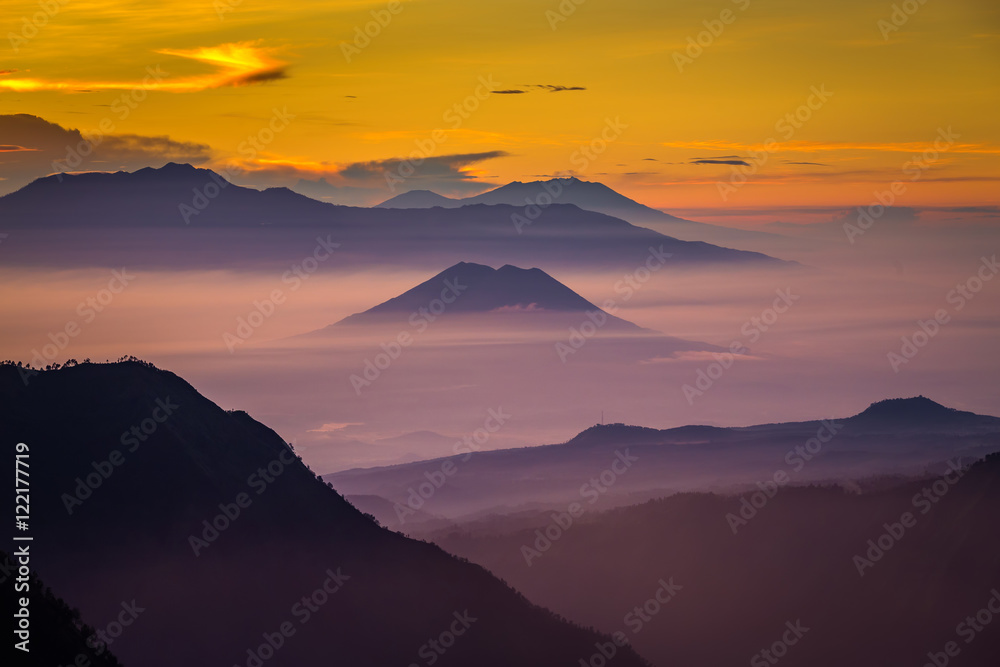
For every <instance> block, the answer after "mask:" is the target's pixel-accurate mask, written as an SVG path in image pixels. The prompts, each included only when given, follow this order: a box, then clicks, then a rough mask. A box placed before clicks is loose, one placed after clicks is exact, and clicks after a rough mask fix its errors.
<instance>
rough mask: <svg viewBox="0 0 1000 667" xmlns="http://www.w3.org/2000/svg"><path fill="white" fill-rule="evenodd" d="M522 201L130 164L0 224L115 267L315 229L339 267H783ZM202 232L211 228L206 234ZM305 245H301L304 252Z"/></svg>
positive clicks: (277, 257) (283, 254) (246, 253)
mask: <svg viewBox="0 0 1000 667" xmlns="http://www.w3.org/2000/svg"><path fill="white" fill-rule="evenodd" d="M522 209H523V205H509V204H498V205H493V206H487V205H485V204H479V205H471V206H463V207H461V208H456V209H408V210H405V211H401V210H395V209H386V208H356V207H349V206H335V205H333V204H328V203H323V202H319V201H316V200H314V199H310V198H308V197H305V196H302V195H299V194H296V193H295V192H292V191H291V190H288V189H285V188H270V189H267V190H254V189H252V188H245V187H241V186H238V185H234V184H232V183H230V182H228V181H227V180H225V179H224V178H223V177H221V176H219V175H218V174H216V173H214V172H212V171H210V170H207V169H198V168H195V167H192V166H191V165H187V164H174V163H171V164H168V165H166V166H164V167H162V168H160V169H152V168H146V169H140V170H138V171H135V172H131V173H129V172H116V173H81V174H59V175H54V176H48V177H45V178H41V179H38V180H36V181H34V182H32V183H30V184H29V185H27V186H25V187H24V188H21V189H20V190H18V191H16V192H13V193H10V194H8V195H6V196H4V197H0V219H2V220H3V221H4V229H6V230H18V239H19V244H20V246H19V253H18V256H17V257H16V261H18V262H44V261H56V262H64V263H72V262H74V261H77V262H79V261H85V262H87V263H89V264H91V265H93V264H95V263H106V264H108V265H112V266H120V265H121V264H122V263H123V262H125V261H126V260H127V262H126V263H127V264H129V265H130V266H135V267H136V268H138V267H139V266H143V265H148V266H166V267H168V268H169V267H174V266H181V267H184V266H190V265H192V264H194V265H198V263H199V262H200V263H201V264H204V265H207V266H216V267H217V266H220V265H221V266H233V265H243V264H247V265H252V266H256V267H261V266H262V265H264V264H267V263H271V264H275V265H277V266H280V265H283V264H286V263H288V262H289V261H294V260H296V259H301V257H302V253H304V252H308V249H309V248H310V247H312V246H313V245H315V244H316V237H317V234H318V233H323V234H324V235H329V238H330V240H331V242H336V243H339V244H340V247H341V250H340V253H339V257H338V261H339V265H341V266H343V265H345V264H348V263H350V262H355V263H358V264H365V265H371V264H372V263H373V262H382V263H386V264H397V265H398V264H399V263H400V262H403V261H406V262H408V263H410V264H411V265H412V264H414V263H421V262H422V263H423V264H428V263H436V264H437V265H439V266H440V265H441V264H442V263H445V264H447V263H454V262H455V261H460V260H473V261H479V262H483V263H494V264H502V263H503V262H505V261H511V260H512V259H516V260H517V261H518V262H523V263H530V264H534V265H542V266H545V267H546V268H550V267H551V266H552V265H553V264H556V263H562V264H569V263H575V264H581V265H586V266H588V267H591V268H600V267H609V268H610V267H614V268H616V269H617V268H625V269H627V270H632V269H634V268H635V267H636V266H640V265H641V264H643V263H644V262H645V261H646V260H647V259H648V257H649V255H650V253H651V249H661V248H662V252H663V253H669V254H670V255H671V257H670V262H669V266H668V268H669V267H672V266H683V265H691V264H715V265H719V266H736V267H738V266H762V267H775V268H781V267H790V266H795V264H794V263H788V262H782V261H780V260H776V259H774V258H772V257H769V256H767V255H763V254H760V253H756V252H746V251H741V250H731V249H729V248H724V247H719V246H715V245H709V244H707V243H702V242H688V241H681V240H678V239H675V238H672V237H669V236H664V235H662V234H659V233H657V232H654V231H651V230H649V229H646V228H643V227H636V226H634V225H632V224H629V223H628V222H626V221H624V220H620V219H618V218H615V217H612V216H609V215H606V214H603V213H597V212H593V211H586V210H582V209H581V208H578V207H577V206H574V205H572V204H568V203H567V204H563V203H559V204H553V205H552V206H550V207H548V208H547V209H546V210H545V214H544V216H542V217H539V218H538V219H537V220H536V221H534V222H532V223H531V224H528V225H519V224H517V223H516V216H518V215H521V214H522ZM206 230H210V231H206ZM303 247H305V250H303Z"/></svg>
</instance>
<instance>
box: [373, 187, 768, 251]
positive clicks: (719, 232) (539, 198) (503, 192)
mask: <svg viewBox="0 0 1000 667" xmlns="http://www.w3.org/2000/svg"><path fill="white" fill-rule="evenodd" d="M474 204H489V205H497V204H509V205H511V206H520V207H525V208H526V207H531V206H535V207H538V208H539V209H541V215H544V209H545V208H547V207H548V206H550V205H552V204H574V205H576V206H579V207H580V208H582V209H584V210H587V211H597V212H599V213H606V214H607V215H612V216H614V217H616V218H621V219H622V220H627V221H628V222H631V223H632V224H633V225H639V226H642V227H648V228H650V229H654V230H656V231H658V232H660V233H662V234H666V235H668V236H673V237H674V238H678V239H684V240H685V241H706V242H709V243H717V244H721V245H725V246H732V247H737V248H751V249H758V247H757V246H759V245H763V246H764V247H774V245H775V243H776V242H780V241H781V236H779V235H777V234H771V233H765V232H754V231H746V230H742V229H734V228H731V227H723V226H720V225H712V224H708V223H704V222H694V221H692V220H685V219H683V218H678V217H677V216H674V215H670V214H669V213H664V212H663V211H660V210H658V209H655V208H650V207H649V206H645V205H644V204H640V203H639V202H637V201H635V200H634V199H629V198H628V197H626V196H625V195H623V194H621V193H619V192H616V191H615V190H612V189H611V188H609V187H608V186H606V185H604V184H603V183H598V182H593V181H583V180H580V179H578V178H576V177H569V178H552V179H549V180H545V181H530V182H527V183H522V182H521V181H514V182H512V183H508V184H507V185H503V186H500V187H498V188H496V189H494V190H490V191H489V192H484V193H482V194H479V195H474V196H471V197H463V198H460V199H452V198H450V197H444V196H442V195H439V194H437V193H436V192H431V191H430V190H411V191H409V192H404V193H402V194H399V195H396V196H395V197H392V198H390V199H387V200H386V201H384V202H382V203H381V204H378V207H379V208H396V209H406V208H431V207H434V206H438V207H441V208H457V207H460V206H470V205H474Z"/></svg>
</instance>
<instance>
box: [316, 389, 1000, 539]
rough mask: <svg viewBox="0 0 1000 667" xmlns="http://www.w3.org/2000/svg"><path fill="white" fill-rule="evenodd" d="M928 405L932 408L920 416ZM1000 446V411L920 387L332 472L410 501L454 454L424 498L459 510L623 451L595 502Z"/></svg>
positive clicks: (926, 460)
mask: <svg viewBox="0 0 1000 667" xmlns="http://www.w3.org/2000/svg"><path fill="white" fill-rule="evenodd" d="M887 412H888V413H890V414H888V415H887V414H886V413H887ZM928 414H929V415H931V418H927V417H924V416H921V415H928ZM803 447H806V449H803ZM997 450H1000V418H997V417H991V416H985V415H976V414H973V413H968V412H960V411H957V410H951V409H949V408H946V407H944V406H941V405H939V404H937V403H934V402H933V401H930V400H928V399H925V398H922V397H921V398H914V399H895V400H893V401H883V402H880V403H876V404H874V405H873V406H872V407H870V408H868V409H867V410H865V411H864V412H862V413H860V414H859V415H855V416H853V417H848V418H844V419H829V420H817V421H806V422H790V423H782V424H761V425H757V426H746V427H738V428H720V427H713V426H696V425H692V426H682V427H679V428H671V429H663V430H660V429H651V428H645V427H639V426H628V425H625V424H607V425H597V426H593V427H591V428H589V429H587V430H585V431H583V432H582V433H580V434H578V435H577V436H575V437H573V438H571V439H570V440H568V441H567V442H565V443H562V444H556V445H546V446H541V447H528V448H522V449H507V450H493V451H484V452H476V453H474V454H472V455H471V456H462V455H460V456H452V457H448V458H444V459H438V460H432V461H424V462H417V463H410V464H405V465H397V466H392V467H382V468H366V469H358V470H347V471H343V472H337V473H333V474H331V475H326V476H325V479H326V480H327V481H329V482H331V483H333V485H334V487H335V488H337V489H338V490H340V491H341V492H343V493H348V494H370V495H376V496H381V497H383V498H386V499H387V500H391V501H393V502H398V503H406V502H407V500H408V495H407V490H408V489H410V488H414V487H415V485H419V483H420V482H421V481H422V475H423V474H424V473H425V472H426V471H427V470H434V469H436V468H438V467H439V466H441V465H442V463H443V462H444V461H451V462H452V464H454V465H455V466H456V467H457V468H458V473H457V474H456V476H455V479H454V480H453V481H452V483H450V484H448V485H447V486H446V487H445V488H443V489H441V490H440V491H438V492H437V493H435V494H434V496H433V497H432V498H429V499H427V501H426V502H425V503H421V508H422V509H424V510H425V511H428V512H431V513H433V514H437V515H440V516H444V517H448V518H451V519H458V518H461V517H463V516H466V515H475V514H476V513H479V512H488V511H502V512H506V511H509V508H512V507H518V506H524V507H554V506H558V505H560V504H565V503H568V502H573V501H574V500H577V501H578V500H579V499H580V495H581V491H580V489H581V486H580V485H581V480H583V481H586V480H588V479H591V478H594V477H595V475H599V474H600V473H601V472H602V471H604V470H606V469H608V468H609V466H612V465H615V466H616V467H617V468H619V469H621V468H622V464H621V463H619V464H615V463H614V461H615V460H616V459H618V458H620V457H621V456H623V455H624V453H626V452H627V456H628V457H634V459H635V460H634V463H635V465H630V466H628V468H627V472H626V473H625V474H621V475H616V476H615V483H614V485H613V487H611V488H609V489H608V491H607V493H601V494H600V495H595V502H598V501H599V503H600V505H599V506H604V507H610V506H615V505H623V504H630V503H634V502H638V500H640V499H641V500H645V499H648V498H651V497H660V496H664V495H669V494H671V493H675V492H678V491H702V490H707V489H736V488H744V487H751V488H752V487H753V485H754V484H756V483H757V482H759V481H760V480H768V479H772V478H773V477H774V475H775V474H776V472H777V471H782V472H784V473H785V474H786V475H787V480H786V481H787V482H789V483H795V484H805V483H813V482H827V481H831V480H833V481H840V480H857V479H861V478H864V477H869V476H872V475H881V474H911V475H912V474H922V473H924V472H926V471H927V470H929V469H933V470H937V469H940V468H941V467H942V466H943V465H944V464H943V462H945V461H947V460H948V459H951V458H955V457H959V458H962V459H963V460H971V459H974V458H977V457H982V456H984V455H986V454H989V453H991V452H994V451H997ZM629 461H632V459H631V458H630V459H629Z"/></svg>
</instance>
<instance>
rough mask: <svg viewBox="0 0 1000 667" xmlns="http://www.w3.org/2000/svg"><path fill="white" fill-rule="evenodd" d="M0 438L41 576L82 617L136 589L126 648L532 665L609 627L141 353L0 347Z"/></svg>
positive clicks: (214, 655) (151, 663) (196, 660)
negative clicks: (477, 561)
mask: <svg viewBox="0 0 1000 667" xmlns="http://www.w3.org/2000/svg"><path fill="white" fill-rule="evenodd" d="M0 438H2V439H3V440H4V441H5V442H9V443H16V442H24V443H27V444H28V446H29V448H30V467H31V468H30V469H31V509H32V513H31V525H30V529H31V536H32V537H33V538H34V542H33V545H35V546H33V548H32V549H33V556H32V566H33V567H35V568H37V570H38V572H39V573H40V575H41V576H42V577H44V579H45V580H46V583H47V584H49V585H51V586H52V587H53V589H54V590H57V591H59V592H60V594H61V595H62V596H63V597H64V598H65V599H66V601H67V602H68V603H69V604H71V605H73V606H76V607H78V608H79V609H80V611H81V613H82V614H83V616H84V617H85V618H88V619H107V621H112V620H115V619H116V618H119V616H118V615H119V614H120V613H121V611H122V605H123V604H125V605H134V606H137V607H139V608H141V610H142V611H141V615H139V616H138V618H137V619H136V620H135V621H134V622H133V623H131V624H130V625H129V627H126V628H125V629H124V631H123V632H121V633H120V636H119V637H117V638H116V639H115V640H114V645H113V649H114V651H115V653H116V655H118V656H119V658H120V659H121V660H122V661H123V662H124V663H125V664H134V665H145V666H148V667H166V666H168V665H178V664H192V665H207V664H222V665H246V666H247V667H255V666H258V665H260V664H262V663H263V664H271V665H326V664H329V663H330V661H331V656H335V661H336V662H337V663H338V664H346V665H408V664H413V663H417V664H430V662H431V661H435V662H436V661H437V660H438V659H439V658H440V659H441V662H442V664H453V665H489V666H494V665H495V666H500V665H514V664H516V665H538V666H539V667H541V666H542V665H553V664H567V665H568V664H574V663H575V662H577V661H578V659H579V656H586V655H590V654H591V653H592V652H593V651H594V645H595V643H599V642H602V641H609V639H608V638H606V637H602V636H599V635H597V634H595V633H593V632H591V631H588V630H584V629H583V628H581V627H578V626H574V625H571V624H568V623H566V622H563V621H561V620H559V619H558V618H556V617H555V616H554V615H553V614H551V613H549V612H547V611H545V610H543V609H541V608H539V607H536V606H533V605H531V604H530V603H528V602H527V601H526V600H525V599H524V598H523V597H522V596H520V595H519V594H518V593H516V592H515V591H513V590H512V589H511V588H509V587H508V586H506V585H505V584H504V583H502V582H501V581H499V580H497V579H495V578H494V577H492V576H491V575H490V574H489V573H488V572H487V571H485V570H484V569H482V568H481V567H479V566H476V565H472V564H470V563H467V562H463V561H461V560H460V559H456V558H454V557H452V556H449V555H448V554H446V553H444V552H443V551H442V550H441V549H440V548H438V547H436V546H434V545H431V544H426V543H421V542H416V541H412V540H409V539H407V538H405V537H403V536H402V535H399V534H396V533H392V532H390V531H387V530H385V529H383V528H380V527H379V526H378V525H377V524H376V523H375V522H373V521H372V520H371V519H370V518H369V517H366V516H364V515H363V514H362V513H361V512H359V511H358V510H357V509H355V508H354V507H352V506H351V505H350V504H349V503H348V502H347V501H345V500H344V498H343V497H342V496H341V495H340V494H338V493H337V492H336V491H334V490H333V489H331V488H329V487H328V486H327V485H326V484H324V483H323V482H322V481H321V480H319V479H317V478H316V476H315V475H313V473H312V472H311V471H310V470H309V469H308V468H307V467H306V465H305V464H304V463H302V461H301V460H300V459H299V458H298V457H297V456H296V455H295V453H294V451H293V449H292V448H291V446H290V445H288V444H286V443H285V442H284V441H283V440H282V438H281V437H280V436H278V435H277V434H276V433H275V432H274V431H272V430H270V429H269V428H267V427H266V426H264V425H263V424H261V423H259V422H256V421H254V420H253V419H252V418H251V417H250V416H249V415H247V414H246V413H243V412H238V411H225V410H222V409H221V408H219V407H218V406H217V405H215V404H213V403H212V402H211V401H209V400H208V399H206V398H205V397H203V396H202V395H200V394H199V393H198V392H197V391H196V390H195V389H194V388H193V387H191V386H190V385H189V384H187V383H186V382H185V381H184V380H182V379H181V378H179V377H177V376H176V375H173V374H172V373H169V372H166V371H161V370H157V369H155V368H153V367H151V366H150V365H148V364H145V363H140V362H122V363H113V364H91V363H84V364H80V365H73V366H70V367H64V368H61V369H59V370H48V371H40V372H37V373H35V372H30V373H26V372H25V371H24V369H21V368H17V367H15V366H12V365H10V364H5V365H3V366H0ZM42 545H44V548H42ZM36 549H37V550H36ZM107 621H101V622H107ZM99 627H103V626H99ZM449 633H451V634H450V638H448V637H446V638H445V639H441V640H440V643H439V642H438V640H439V638H441V637H442V635H448V634H449ZM512 637H516V638H517V641H511V638H512ZM179 638H180V639H179ZM432 641H433V643H431V642H432ZM435 647H436V648H435ZM442 647H445V648H446V650H445V651H441V650H440V649H441V648H442ZM618 653H619V656H618V657H617V658H616V663H619V664H622V665H641V664H643V662H642V661H641V660H640V659H639V658H638V657H637V656H636V655H635V654H634V653H633V652H632V651H631V650H628V649H620V650H619V651H618ZM272 658H273V660H271V659H272Z"/></svg>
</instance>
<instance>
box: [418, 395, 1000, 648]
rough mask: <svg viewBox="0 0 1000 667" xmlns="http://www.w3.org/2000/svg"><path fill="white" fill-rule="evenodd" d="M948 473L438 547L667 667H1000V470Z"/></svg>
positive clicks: (589, 519) (715, 501) (440, 536)
mask: <svg viewBox="0 0 1000 667" xmlns="http://www.w3.org/2000/svg"><path fill="white" fill-rule="evenodd" d="M911 405H915V406H916V405H919V404H917V403H914V404H911ZM838 437H839V436H838ZM938 437H940V438H946V437H947V436H944V435H938ZM887 439H888V440H889V441H887V442H884V443H883V446H885V447H886V448H896V447H899V446H905V443H897V442H893V441H891V436H889V437H888V438H887ZM633 453H635V450H634V449H633ZM727 455H728V453H727V452H719V454H718V458H719V459H720V460H721V459H722V458H724V457H725V456H727ZM639 456H640V460H639V461H638V462H636V463H635V467H636V468H638V467H639V466H641V465H643V459H642V454H640V455H639ZM966 466H968V467H966ZM940 472H942V473H946V474H944V475H934V476H929V477H926V478H923V479H917V480H902V479H899V478H882V479H879V478H875V479H870V480H866V481H864V482H863V483H862V486H861V487H856V486H855V487H850V486H848V487H847V488H844V487H830V486H828V487H819V486H807V487H795V488H791V487H785V488H776V489H769V490H768V492H767V493H765V491H763V490H762V489H761V488H758V487H756V485H755V486H754V487H753V489H752V490H750V489H748V490H746V491H745V492H741V493H737V494H736V495H721V494H708V493H682V494H678V495H674V496H671V497H669V498H664V499H661V500H654V501H650V502H647V503H644V504H641V505H635V506H632V507H623V508H619V509H615V510H612V511H608V512H596V511H594V512H587V513H586V514H584V515H583V516H580V517H577V518H576V519H574V520H573V522H572V523H569V522H568V521H567V519H566V518H564V517H562V516H560V515H559V513H560V512H561V513H565V512H566V506H563V507H562V508H560V509H559V510H557V511H556V512H554V511H553V510H549V511H547V512H545V513H541V512H538V513H537V515H536V516H535V517H527V516H523V517H513V516H487V517H483V518H482V520H480V521H477V522H474V523H471V524H463V525H461V526H458V527H455V526H448V527H442V528H440V529H438V530H436V531H435V532H433V533H431V534H430V535H429V536H428V537H429V538H430V539H433V541H434V542H436V543H437V544H439V545H441V546H442V547H444V548H445V549H447V550H448V551H449V552H451V553H454V554H457V555H459V556H463V557H465V558H469V559H470V560H472V561H473V562H475V563H479V564H481V565H484V566H486V567H488V568H489V569H490V571H492V572H495V573H496V574H497V575H498V576H501V577H503V578H504V579H505V580H506V581H509V582H511V583H512V584H514V585H515V586H516V587H517V588H518V590H521V591H523V592H524V593H525V595H527V596H528V597H529V598H530V599H532V600H534V601H536V602H538V603H539V604H543V605H545V606H546V607H548V608H550V609H553V610H555V611H557V612H559V613H561V614H564V615H565V616H566V617H567V618H570V619H572V620H574V621H577V622H579V623H584V624H587V625H592V626H594V627H595V628H597V629H599V630H604V631H609V630H612V629H620V628H623V627H624V629H625V631H626V632H627V633H628V635H629V638H630V640H631V643H632V646H633V647H635V648H636V649H637V650H638V651H640V652H641V653H642V655H643V656H644V657H647V658H649V660H650V661H651V662H652V663H653V664H654V665H657V666H660V667H667V666H669V665H684V666H689V667H695V666H702V665H705V666H707V665H747V664H750V665H752V666H753V667H763V666H764V665H775V664H777V665H780V666H787V667H843V666H845V665H857V666H859V667H877V666H880V665H885V666H888V665H893V666H895V665H914V666H917V667H919V666H922V665H926V666H934V665H938V666H940V665H945V664H947V665H950V666H954V667H958V666H959V665H969V666H974V667H991V666H994V665H996V664H997V657H998V656H1000V632H996V628H995V627H994V625H995V624H996V623H997V618H996V614H992V618H993V621H992V622H993V624H994V625H989V626H987V625H985V624H984V623H982V622H983V621H985V620H986V619H988V618H990V617H991V612H989V611H984V610H985V609H986V607H987V605H991V606H992V608H993V609H994V610H995V609H997V608H998V604H1000V593H998V590H1000V581H998V576H1000V531H997V521H998V517H1000V454H994V455H992V456H989V457H987V458H986V460H985V461H982V462H978V463H974V462H973V461H970V460H965V464H964V465H962V466H960V467H956V468H951V469H949V468H945V467H942V468H941V470H940ZM459 474H461V473H459ZM629 474H631V472H630V473H627V474H626V475H624V476H623V479H624V478H627V477H628V475H629ZM759 481H760V482H761V483H762V484H763V483H765V482H771V483H772V484H773V481H772V480H771V478H770V477H768V478H761V479H760V480H759ZM454 483H459V479H458V478H455V479H453V480H452V481H450V482H449V484H454ZM616 485H617V483H616ZM751 499H752V500H751ZM751 503H752V504H751ZM733 517H735V520H734V519H733ZM411 518H414V517H411ZM529 518H534V519H535V521H536V522H535V523H534V524H532V523H528V519H529ZM557 518H558V519H559V521H561V525H559V524H557V523H556V519H557ZM515 519H518V520H517V521H515ZM740 522H742V523H740ZM411 527H412V526H411V525H410V524H407V525H405V526H404V527H403V529H404V530H408V529H410V528H411ZM734 527H735V533H734V530H733V528H734ZM553 537H554V538H555V539H553ZM529 559H530V565H529V563H528V560H529ZM663 580H667V581H668V582H673V583H674V584H675V585H676V586H679V587H681V588H680V590H678V591H677V593H676V597H675V598H674V599H672V600H671V601H670V603H669V604H667V605H664V607H663V608H662V609H661V610H660V612H659V613H658V614H656V615H655V616H654V615H650V614H646V615H643V614H641V613H638V612H641V610H639V609H638V607H637V605H641V604H642V601H643V600H645V599H648V598H649V596H650V595H652V593H653V592H654V591H655V590H657V583H656V582H657V581H663ZM581 582H586V583H585V584H581ZM653 609H655V607H653ZM630 610H636V611H630ZM630 613H631V615H629V614H630ZM977 614H978V615H979V620H976V618H975V617H976V616H977ZM647 619H648V620H647ZM976 627H978V628H980V629H981V631H979V632H977V631H976V630H975V628H976ZM720 628H724V630H723V633H724V635H722V636H720V635H719V634H718V633H719V632H720V630H719V629H720ZM790 629H794V630H795V631H791V630H790ZM720 637H724V640H719V639H720ZM784 640H788V642H789V644H790V645H789V644H783V641H784ZM774 647H777V648H776V649H775V648H774ZM945 647H949V648H948V650H950V652H951V654H952V655H951V657H949V655H948V654H946V653H945V650H946V648H945ZM763 651H767V655H768V656H770V659H766V658H765V655H764V653H762V652H763ZM772 651H773V652H772ZM956 656H957V657H956ZM779 657H780V660H779V659H778V658H779ZM611 664H614V663H613V662H609V665H611Z"/></svg>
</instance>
